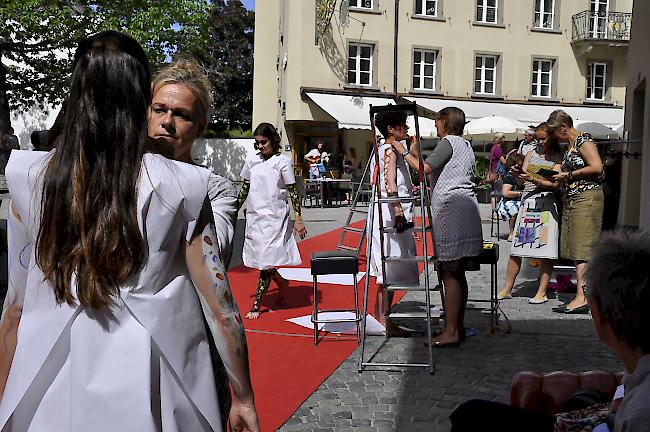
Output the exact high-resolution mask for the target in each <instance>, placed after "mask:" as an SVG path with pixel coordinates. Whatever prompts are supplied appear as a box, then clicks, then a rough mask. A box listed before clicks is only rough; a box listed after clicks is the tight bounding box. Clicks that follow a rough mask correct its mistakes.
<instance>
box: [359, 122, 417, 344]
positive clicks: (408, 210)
mask: <svg viewBox="0 0 650 432" xmlns="http://www.w3.org/2000/svg"><path fill="white" fill-rule="evenodd" d="M375 125H376V126H377V129H378V130H379V132H380V133H381V134H382V136H383V137H384V142H383V143H382V144H381V146H379V149H378V156H379V157H378V159H379V178H378V179H377V182H378V184H379V187H380V190H381V197H382V198H395V197H404V198H411V191H412V190H413V184H412V183H411V175H410V172H409V170H408V168H407V166H406V164H405V163H404V158H403V157H402V155H400V154H398V153H396V152H395V150H394V149H393V143H394V142H396V141H401V140H406V139H408V138H409V136H408V125H407V124H406V114H405V113H404V112H403V111H385V112H381V113H378V114H377V115H376V117H375ZM375 163H376V162H375V158H374V156H371V164H370V168H371V172H374V169H375ZM378 210H379V206H377V205H375V216H374V220H373V224H372V254H371V256H372V259H371V260H370V263H369V265H370V274H371V275H372V276H375V277H376V278H377V285H378V286H377V299H376V301H375V310H374V316H375V317H376V318H377V319H378V320H379V321H380V322H384V318H385V317H384V314H385V313H387V312H388V311H389V310H390V307H391V305H392V301H393V294H394V291H388V292H386V290H385V285H389V284H391V285H417V284H418V281H419V277H418V273H419V272H418V265H417V262H416V261H387V262H385V263H384V267H385V270H386V273H385V274H384V271H383V269H384V267H382V262H381V238H380V236H381V234H380V228H379V227H380V225H379V214H378V213H379V212H378ZM381 212H382V219H383V227H385V228H392V230H391V231H390V232H387V233H386V234H384V235H383V240H384V256H385V257H399V258H408V257H413V256H415V254H416V252H415V240H414V238H413V210H412V202H410V201H403V202H399V201H396V202H394V203H390V204H389V203H382V204H381ZM386 330H387V331H388V332H389V333H391V334H393V335H397V334H399V333H400V331H399V330H398V328H397V326H394V325H392V323H391V321H390V320H386Z"/></svg>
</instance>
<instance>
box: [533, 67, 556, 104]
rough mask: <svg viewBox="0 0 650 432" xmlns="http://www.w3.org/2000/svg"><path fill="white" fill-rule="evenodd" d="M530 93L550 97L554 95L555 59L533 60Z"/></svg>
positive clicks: (535, 95)
mask: <svg viewBox="0 0 650 432" xmlns="http://www.w3.org/2000/svg"><path fill="white" fill-rule="evenodd" d="M531 83H532V87H531V89H530V95H531V96H533V97H541V98H550V97H551V96H552V95H553V60H546V59H535V60H533V78H532V80H531Z"/></svg>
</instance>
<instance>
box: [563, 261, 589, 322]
mask: <svg viewBox="0 0 650 432" xmlns="http://www.w3.org/2000/svg"><path fill="white" fill-rule="evenodd" d="M585 270H587V263H586V262H585V261H580V262H576V279H577V280H578V288H577V289H576V296H575V298H574V299H573V300H572V301H571V303H569V304H567V305H566V308H567V310H573V309H575V308H577V307H580V306H584V305H586V304H587V299H586V298H585V285H586V281H585Z"/></svg>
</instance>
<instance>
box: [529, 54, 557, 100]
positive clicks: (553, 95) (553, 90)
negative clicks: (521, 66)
mask: <svg viewBox="0 0 650 432" xmlns="http://www.w3.org/2000/svg"><path fill="white" fill-rule="evenodd" d="M536 62H550V63H551V68H550V70H549V83H548V86H549V94H548V96H542V95H541V94H534V93H533V91H532V90H533V86H535V85H536V83H535V76H536V75H537V76H538V78H539V79H540V82H539V83H537V87H538V90H539V89H541V87H542V86H544V85H545V84H542V83H541V76H542V74H543V73H544V72H542V71H541V70H540V72H539V73H537V74H536V73H535V63H536ZM557 68H558V58H557V57H540V56H533V57H532V59H531V68H530V70H531V79H530V89H531V91H530V98H531V99H540V100H547V101H548V100H555V99H557V76H558V73H557Z"/></svg>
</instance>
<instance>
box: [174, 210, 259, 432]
mask: <svg viewBox="0 0 650 432" xmlns="http://www.w3.org/2000/svg"><path fill="white" fill-rule="evenodd" d="M185 261H186V263H187V268H188V269H189V272H190V276H191V278H192V281H193V282H194V285H195V287H196V290H197V293H198V295H199V297H200V299H201V302H202V303H203V304H204V305H206V306H207V310H208V311H209V314H210V316H206V319H207V322H208V326H209V328H210V331H211V332H212V335H213V337H214V342H215V345H216V347H217V350H218V351H219V356H220V357H221V360H222V361H223V364H224V366H225V368H226V373H227V374H228V378H229V379H230V383H231V385H232V391H233V405H232V409H231V412H230V423H231V428H232V429H233V430H254V431H257V430H259V425H258V421H257V413H256V411H255V403H254V397H253V388H252V385H251V380H250V371H249V368H248V349H247V346H246V334H245V332H244V326H243V324H242V319H241V316H240V314H239V310H238V308H237V304H236V303H235V300H234V298H233V295H232V292H231V290H230V285H229V283H228V278H227V276H226V271H225V267H224V265H223V263H222V261H221V257H220V256H219V250H218V247H217V238H216V234H215V229H214V225H213V223H212V212H211V209H210V203H209V201H208V200H207V199H206V201H205V203H204V205H203V209H202V210H201V216H200V218H199V221H198V223H197V225H196V228H195V230H194V233H193V235H192V239H191V241H190V242H189V243H188V244H186V245H185ZM205 309H206V308H204V310H205ZM245 427H247V428H248V429H244V428H245Z"/></svg>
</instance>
